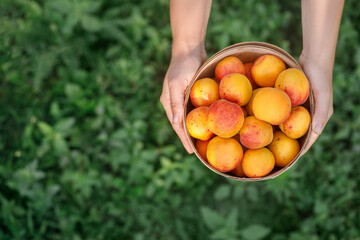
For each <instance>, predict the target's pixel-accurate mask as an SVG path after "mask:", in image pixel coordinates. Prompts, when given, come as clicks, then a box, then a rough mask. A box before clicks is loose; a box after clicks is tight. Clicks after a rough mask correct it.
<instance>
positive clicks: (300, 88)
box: [275, 68, 310, 106]
mask: <svg viewBox="0 0 360 240" xmlns="http://www.w3.org/2000/svg"><path fill="white" fill-rule="evenodd" d="M275 87H276V88H279V89H281V90H283V91H284V92H286V94H287V95H289V97H290V100H291V105H292V106H298V105H301V104H303V103H304V102H306V100H307V98H308V97H309V92H310V85H309V81H308V80H307V78H306V76H305V74H304V73H303V72H302V71H300V70H299V69H296V68H288V69H286V70H285V71H283V72H281V73H280V74H279V76H278V77H277V79H276V82H275Z"/></svg>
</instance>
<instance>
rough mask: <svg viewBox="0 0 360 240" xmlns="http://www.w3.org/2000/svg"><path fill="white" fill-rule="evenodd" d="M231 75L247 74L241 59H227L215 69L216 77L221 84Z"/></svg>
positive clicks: (231, 57) (232, 57)
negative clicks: (223, 79) (224, 78)
mask: <svg viewBox="0 0 360 240" xmlns="http://www.w3.org/2000/svg"><path fill="white" fill-rule="evenodd" d="M230 73H240V74H245V67H244V64H243V63H242V62H241V60H240V59H239V58H237V57H234V56H230V57H226V58H224V59H223V60H221V61H220V62H219V63H218V64H217V65H216V67H215V77H216V79H217V80H218V81H219V82H220V81H221V80H222V78H223V77H225V76H226V75H228V74H230Z"/></svg>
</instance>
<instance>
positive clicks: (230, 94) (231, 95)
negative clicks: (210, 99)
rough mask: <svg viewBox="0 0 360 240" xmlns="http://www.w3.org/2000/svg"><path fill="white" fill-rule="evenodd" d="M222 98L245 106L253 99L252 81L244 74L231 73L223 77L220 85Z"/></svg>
mask: <svg viewBox="0 0 360 240" xmlns="http://www.w3.org/2000/svg"><path fill="white" fill-rule="evenodd" d="M219 92H220V97H221V98H222V99H226V100H228V101H230V102H234V103H237V104H239V105H240V106H244V105H245V104H247V103H248V102H249V100H250V98H251V94H252V87H251V83H250V81H249V80H248V79H247V77H245V76H244V75H242V74H239V73H231V74H228V75H226V76H225V77H223V79H222V80H221V82H220V85H219Z"/></svg>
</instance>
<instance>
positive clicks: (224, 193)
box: [214, 184, 230, 201]
mask: <svg viewBox="0 0 360 240" xmlns="http://www.w3.org/2000/svg"><path fill="white" fill-rule="evenodd" d="M229 195H230V187H229V185H225V184H224V185H221V186H220V187H218V188H217V189H216V191H215V193H214V198H215V199H216V200H218V201H220V200H224V199H226V198H228V197H229Z"/></svg>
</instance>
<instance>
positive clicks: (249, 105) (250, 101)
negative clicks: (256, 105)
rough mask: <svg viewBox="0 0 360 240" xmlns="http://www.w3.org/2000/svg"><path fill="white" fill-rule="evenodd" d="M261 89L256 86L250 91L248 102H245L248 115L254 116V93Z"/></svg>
mask: <svg viewBox="0 0 360 240" xmlns="http://www.w3.org/2000/svg"><path fill="white" fill-rule="evenodd" d="M260 90H261V88H257V89H255V90H254V91H253V92H252V95H251V98H250V100H249V102H248V104H246V107H245V109H246V112H247V114H248V115H249V116H254V112H253V102H254V98H255V96H256V94H257V93H258V92H259V91H260Z"/></svg>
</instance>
